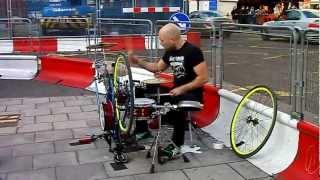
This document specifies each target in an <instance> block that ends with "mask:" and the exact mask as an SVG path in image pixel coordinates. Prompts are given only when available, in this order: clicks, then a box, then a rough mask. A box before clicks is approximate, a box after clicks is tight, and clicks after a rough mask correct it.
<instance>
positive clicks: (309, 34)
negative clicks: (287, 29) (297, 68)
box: [299, 30, 319, 125]
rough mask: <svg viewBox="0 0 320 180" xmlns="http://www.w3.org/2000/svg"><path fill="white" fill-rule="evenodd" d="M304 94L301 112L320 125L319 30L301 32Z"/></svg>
mask: <svg viewBox="0 0 320 180" xmlns="http://www.w3.org/2000/svg"><path fill="white" fill-rule="evenodd" d="M300 42H301V54H302V60H303V61H302V66H301V68H302V71H301V76H302V77H303V82H304V83H303V94H302V96H301V100H300V101H301V102H302V103H301V104H300V107H299V108H300V110H301V111H303V112H304V115H305V116H306V118H308V119H312V120H313V122H314V123H316V124H318V125H319V30H307V31H300Z"/></svg>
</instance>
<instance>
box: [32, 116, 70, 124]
mask: <svg viewBox="0 0 320 180" xmlns="http://www.w3.org/2000/svg"><path fill="white" fill-rule="evenodd" d="M58 121H68V116H67V114H55V115H46V116H36V122H37V123H43V122H58Z"/></svg>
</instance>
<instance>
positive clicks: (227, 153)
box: [195, 148, 243, 166]
mask: <svg viewBox="0 0 320 180" xmlns="http://www.w3.org/2000/svg"><path fill="white" fill-rule="evenodd" d="M195 157H196V158H197V159H198V160H199V161H200V162H201V165H202V166H208V165H215V164H221V163H229V162H238V161H243V159H241V158H239V157H237V156H236V155H235V154H234V153H233V152H232V151H231V150H229V149H227V148H224V149H219V150H215V149H210V150H208V151H205V153H202V154H196V156H195Z"/></svg>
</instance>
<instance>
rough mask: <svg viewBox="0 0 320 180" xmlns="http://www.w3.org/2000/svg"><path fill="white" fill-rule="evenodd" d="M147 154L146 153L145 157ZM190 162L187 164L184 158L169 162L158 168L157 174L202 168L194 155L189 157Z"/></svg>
mask: <svg viewBox="0 0 320 180" xmlns="http://www.w3.org/2000/svg"><path fill="white" fill-rule="evenodd" d="M145 155H146V153H144V156H145ZM187 157H188V158H189V160H190V162H189V163H185V162H184V161H183V158H182V157H180V158H178V159H175V160H173V161H168V162H166V164H165V165H164V166H161V165H160V166H156V171H157V172H163V171H172V170H180V169H186V168H192V167H198V166H200V164H201V162H200V161H199V160H198V159H196V158H195V157H194V156H193V155H187Z"/></svg>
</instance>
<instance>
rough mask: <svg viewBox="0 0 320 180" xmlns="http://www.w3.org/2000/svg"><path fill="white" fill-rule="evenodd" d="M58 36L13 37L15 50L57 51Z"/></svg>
mask: <svg viewBox="0 0 320 180" xmlns="http://www.w3.org/2000/svg"><path fill="white" fill-rule="evenodd" d="M57 46H58V41H57V38H49V37H41V38H13V51H14V52H25V53H30V52H44V53H48V52H57V49H58V47H57Z"/></svg>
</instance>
